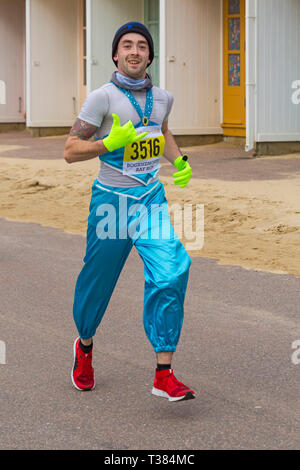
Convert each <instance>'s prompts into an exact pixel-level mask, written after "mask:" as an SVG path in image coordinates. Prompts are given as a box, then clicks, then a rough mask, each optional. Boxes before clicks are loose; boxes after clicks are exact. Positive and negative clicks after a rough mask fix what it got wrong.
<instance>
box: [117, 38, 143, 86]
mask: <svg viewBox="0 0 300 470" xmlns="http://www.w3.org/2000/svg"><path fill="white" fill-rule="evenodd" d="M114 60H116V61H118V72H120V73H122V74H123V75H127V77H130V78H134V79H136V80H137V79H140V78H145V76H146V69H147V67H148V65H149V64H150V60H149V45H148V42H147V40H146V38H144V36H142V35H141V34H138V33H128V34H124V36H122V37H121V39H120V41H119V44H118V48H117V52H116V54H115V56H114Z"/></svg>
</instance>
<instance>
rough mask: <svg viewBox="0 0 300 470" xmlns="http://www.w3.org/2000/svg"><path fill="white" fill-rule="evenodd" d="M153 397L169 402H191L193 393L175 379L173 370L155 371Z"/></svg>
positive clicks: (193, 396)
mask: <svg viewBox="0 0 300 470" xmlns="http://www.w3.org/2000/svg"><path fill="white" fill-rule="evenodd" d="M152 393H153V395H156V396H157V397H163V398H168V400H169V401H180V400H191V399H192V398H195V392H194V391H193V390H191V389H190V388H189V387H187V386H186V385H184V384H183V383H182V382H179V380H177V379H176V377H175V375H174V373H173V369H166V370H161V371H159V372H158V371H157V370H155V378H154V384H153V388H152Z"/></svg>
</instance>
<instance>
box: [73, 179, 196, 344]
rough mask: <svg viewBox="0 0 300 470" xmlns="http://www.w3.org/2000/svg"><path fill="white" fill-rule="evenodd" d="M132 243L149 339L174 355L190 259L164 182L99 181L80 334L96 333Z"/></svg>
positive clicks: (78, 297)
mask: <svg viewBox="0 0 300 470" xmlns="http://www.w3.org/2000/svg"><path fill="white" fill-rule="evenodd" d="M133 245H135V247H136V249H137V251H138V253H139V255H140V257H141V258H142V260H143V263H144V275H145V290H144V310H143V324H144V328H145V332H146V335H147V338H148V339H149V341H150V343H151V345H152V347H153V349H154V351H155V352H156V353H158V352H161V351H175V350H176V346H177V343H178V340H179V336H180V332H181V327H182V322H183V304H184V298H185V292H186V288H187V282H188V274H189V267H190V264H191V259H190V257H189V255H188V254H187V252H186V250H185V248H184V246H183V245H182V243H181V242H180V240H179V238H178V236H177V235H176V233H175V232H174V229H173V227H172V224H171V221H170V218H169V215H168V210H167V200H166V198H165V192H164V188H163V185H162V183H161V182H160V181H156V182H154V183H151V184H149V185H148V186H146V187H144V186H143V187H140V186H138V187H134V188H132V187H131V188H115V187H111V186H105V185H103V184H102V183H99V182H98V181H97V180H96V181H95V182H94V184H93V187H92V198H91V203H90V214H89V218H88V228H87V245H86V254H85V257H84V260H83V261H84V265H83V268H82V270H81V272H80V274H79V276H78V279H77V282H76V287H75V296H74V306H73V315H74V321H75V324H76V327H77V330H78V333H79V336H80V337H81V338H82V339H88V338H91V337H92V336H94V335H95V332H96V329H97V327H98V326H99V324H100V322H101V320H102V317H103V315H104V313H105V310H106V308H107V305H108V302H109V300H110V298H111V295H112V293H113V290H114V288H115V285H116V283H117V280H118V278H119V275H120V273H121V271H122V268H123V266H124V264H125V261H126V259H127V257H128V255H129V253H130V250H131V248H132V247H133Z"/></svg>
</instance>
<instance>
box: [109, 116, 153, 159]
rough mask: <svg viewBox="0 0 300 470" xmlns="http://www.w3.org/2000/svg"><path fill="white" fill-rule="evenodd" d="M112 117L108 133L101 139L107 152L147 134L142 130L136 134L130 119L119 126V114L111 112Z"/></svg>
mask: <svg viewBox="0 0 300 470" xmlns="http://www.w3.org/2000/svg"><path fill="white" fill-rule="evenodd" d="M112 117H113V120H114V122H113V125H112V128H111V130H110V133H109V135H108V136H107V137H105V139H103V143H104V145H105V147H106V148H107V150H108V151H109V152H113V151H114V150H117V149H119V148H121V147H125V146H126V145H128V144H132V142H136V141H138V140H141V139H143V138H144V137H145V135H147V134H148V132H143V133H142V134H140V135H138V134H137V132H136V129H135V128H134V126H133V124H132V122H131V121H127V122H126V124H124V126H121V124H120V118H119V116H118V115H117V114H114V113H113V114H112Z"/></svg>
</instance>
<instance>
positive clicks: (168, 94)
mask: <svg viewBox="0 0 300 470" xmlns="http://www.w3.org/2000/svg"><path fill="white" fill-rule="evenodd" d="M165 92H166V94H167V100H168V102H167V112H166V115H165V117H164V119H163V122H165V121H167V120H168V118H169V115H170V113H171V110H172V106H173V102H174V96H173V95H172V94H171V93H170V92H169V91H167V90H165Z"/></svg>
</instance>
